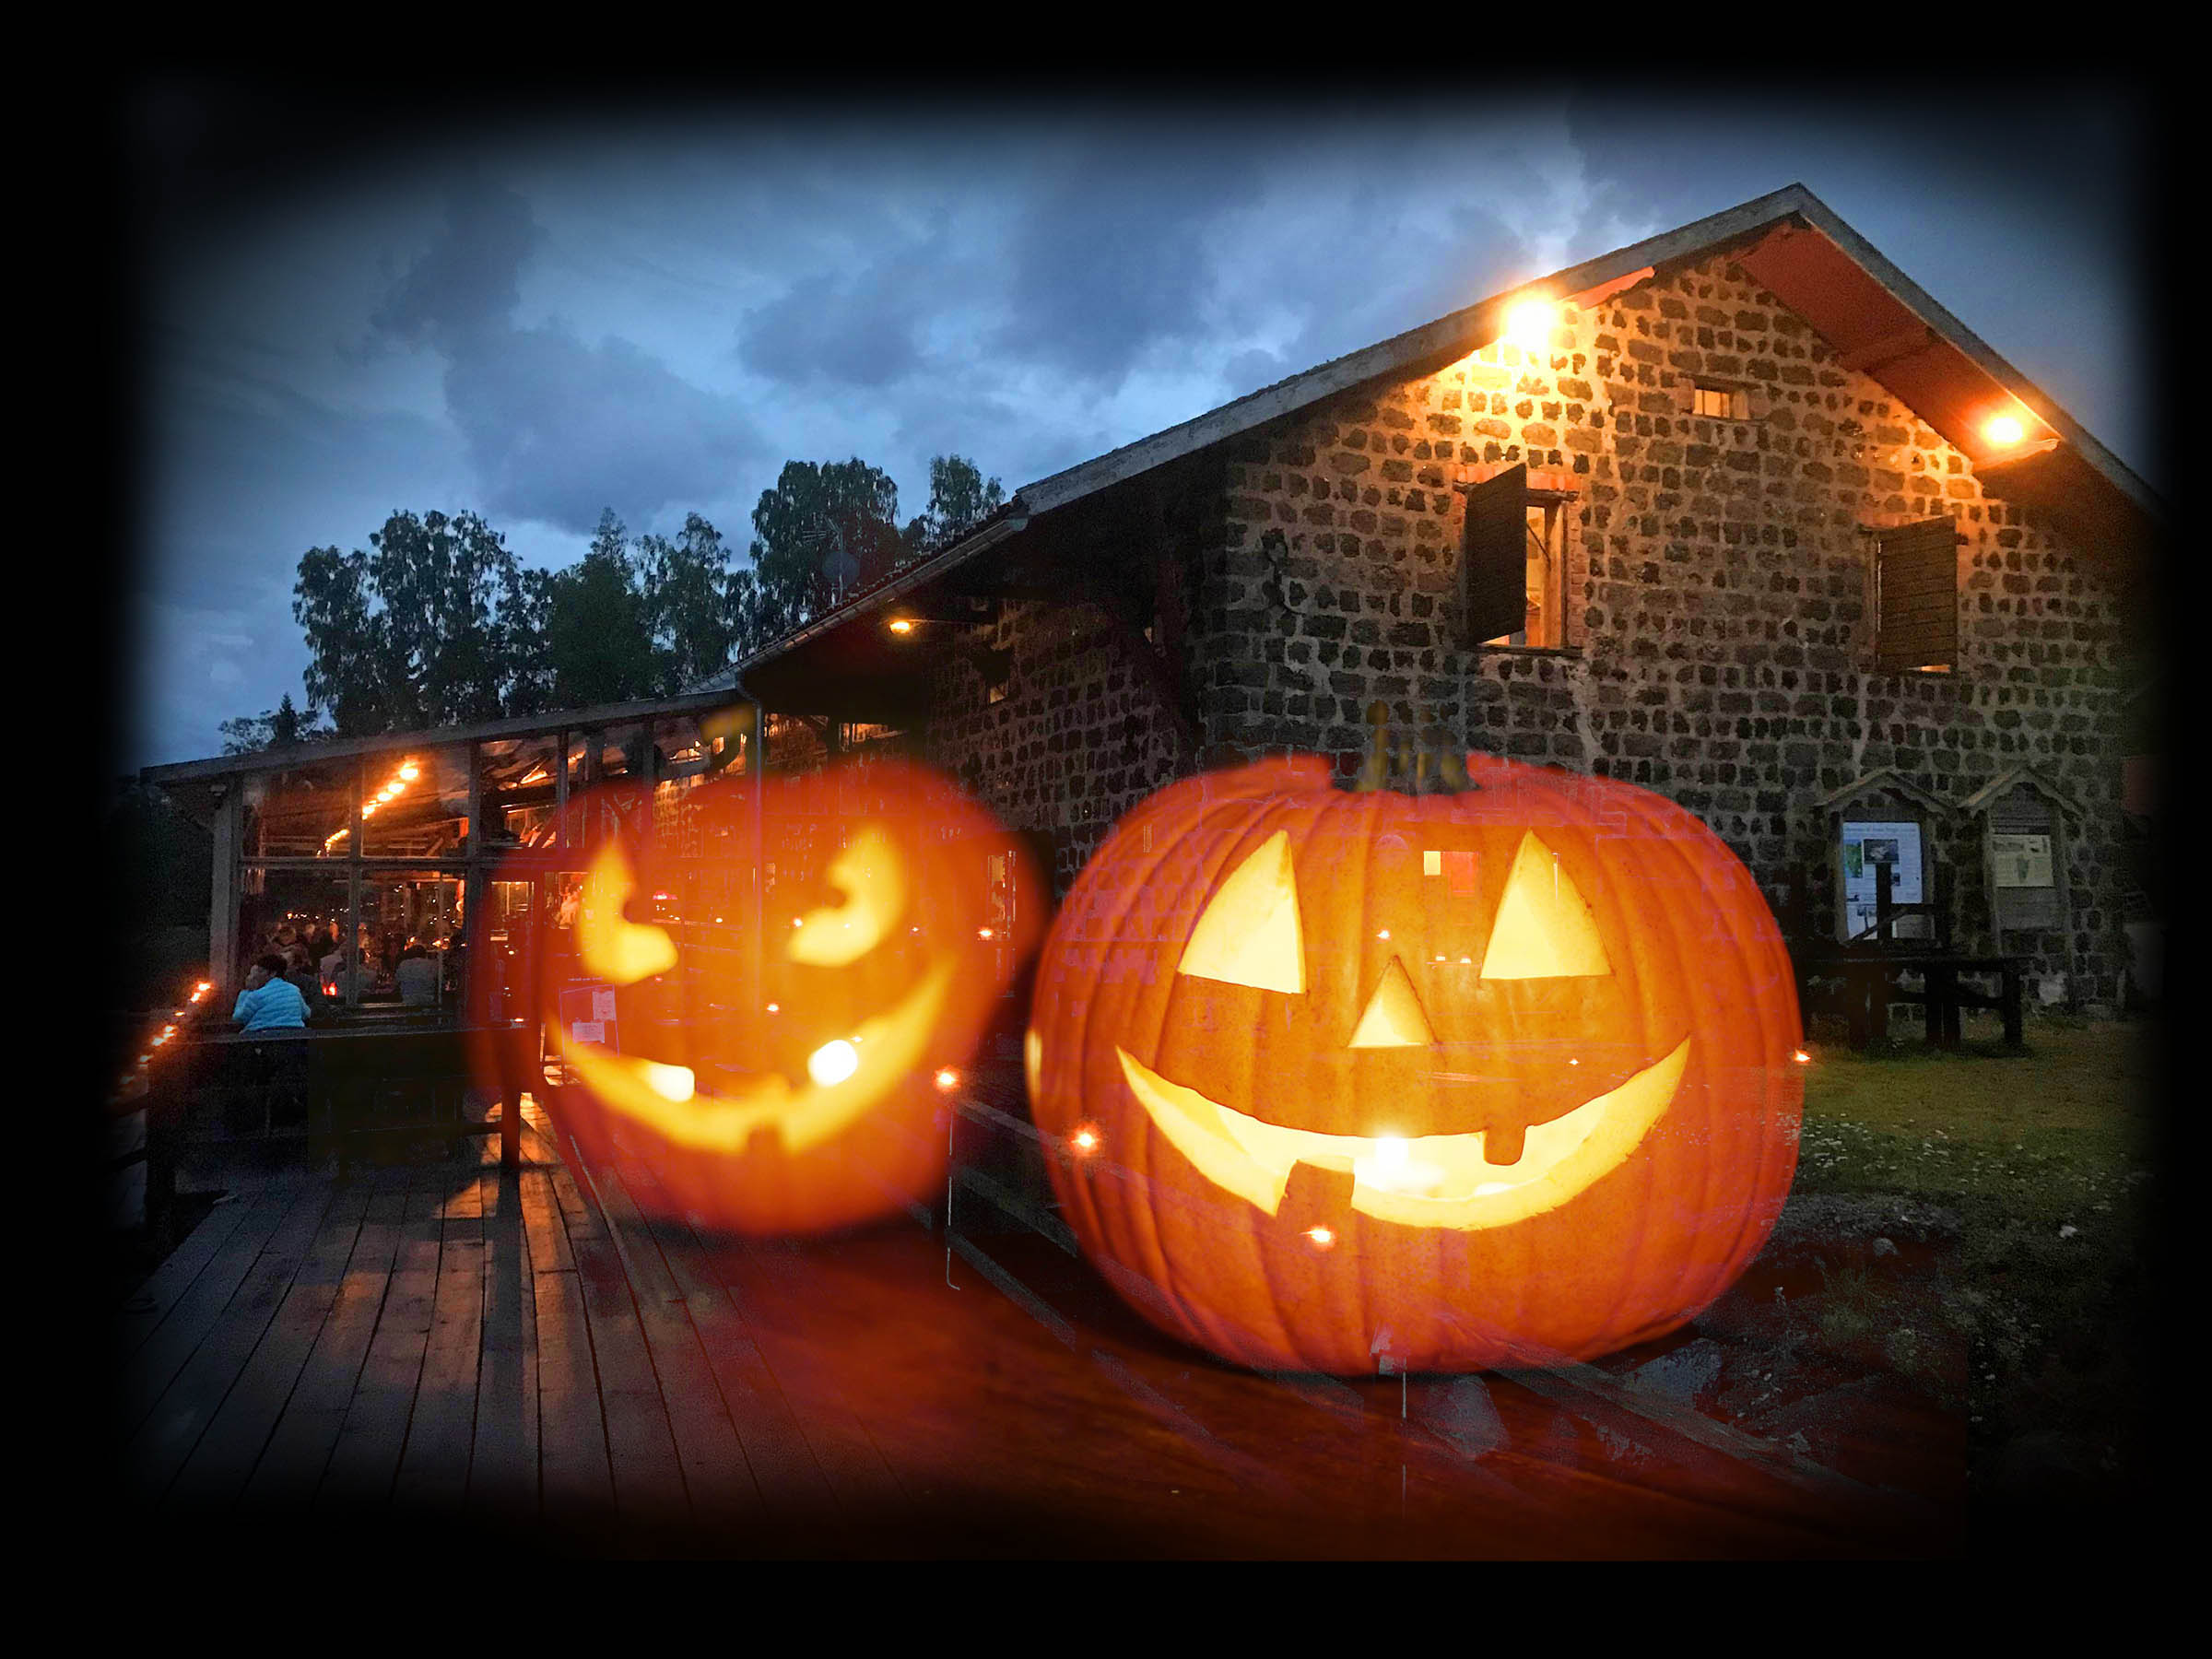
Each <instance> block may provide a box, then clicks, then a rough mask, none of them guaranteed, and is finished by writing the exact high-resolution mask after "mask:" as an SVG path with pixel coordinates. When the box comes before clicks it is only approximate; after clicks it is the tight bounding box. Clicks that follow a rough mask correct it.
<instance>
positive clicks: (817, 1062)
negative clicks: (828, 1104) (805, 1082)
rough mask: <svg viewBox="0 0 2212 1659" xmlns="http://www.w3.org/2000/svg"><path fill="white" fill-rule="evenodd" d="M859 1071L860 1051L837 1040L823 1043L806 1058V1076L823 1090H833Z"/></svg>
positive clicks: (845, 1042) (840, 1039) (849, 1044)
mask: <svg viewBox="0 0 2212 1659" xmlns="http://www.w3.org/2000/svg"><path fill="white" fill-rule="evenodd" d="M859 1069H860V1051H859V1050H858V1049H856V1048H854V1047H853V1045H852V1044H851V1043H849V1042H847V1041H844V1040H843V1039H842V1038H839V1039H837V1040H835V1041H830V1042H825V1043H823V1044H822V1046H821V1047H820V1048H818V1049H816V1050H815V1051H814V1053H811V1054H809V1055H807V1056H806V1075H807V1076H808V1077H812V1078H813V1079H814V1080H815V1081H816V1082H817V1083H818V1084H820V1085H821V1086H822V1087H823V1088H835V1087H836V1086H837V1085H838V1084H840V1083H842V1082H843V1081H844V1080H845V1079H846V1078H847V1077H851V1076H852V1075H853V1073H854V1072H856V1071H858V1070H859Z"/></svg>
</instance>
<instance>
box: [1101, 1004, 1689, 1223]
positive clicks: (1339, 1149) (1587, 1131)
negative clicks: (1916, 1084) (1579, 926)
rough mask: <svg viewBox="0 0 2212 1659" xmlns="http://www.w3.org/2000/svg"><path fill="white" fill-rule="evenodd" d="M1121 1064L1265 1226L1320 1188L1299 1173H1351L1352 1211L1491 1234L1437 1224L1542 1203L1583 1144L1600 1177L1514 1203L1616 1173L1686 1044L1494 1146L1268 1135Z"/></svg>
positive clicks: (1132, 1063) (1182, 1141)
mask: <svg viewBox="0 0 2212 1659" xmlns="http://www.w3.org/2000/svg"><path fill="white" fill-rule="evenodd" d="M1114 1053H1115V1054H1116V1055H1117V1056H1118V1057H1119V1059H1120V1061H1121V1066H1122V1075H1123V1077H1124V1079H1126V1081H1127V1082H1128V1085H1129V1088H1130V1090H1131V1092H1132V1093H1134V1094H1135V1096H1136V1098H1137V1100H1138V1103H1139V1104H1140V1105H1142V1106H1143V1108H1144V1110H1145V1112H1146V1113H1147V1115H1148V1116H1149V1117H1150V1118H1151V1120H1152V1122H1153V1123H1154V1124H1156V1125H1157V1126H1158V1127H1159V1129H1160V1131H1161V1132H1162V1133H1163V1134H1165V1135H1167V1137H1168V1138H1169V1140H1170V1141H1171V1142H1172V1143H1173V1144H1174V1146H1175V1147H1176V1149H1177V1150H1178V1151H1180V1152H1181V1153H1182V1155H1183V1156H1184V1157H1185V1158H1187V1159H1190V1160H1191V1161H1192V1162H1193V1163H1194V1164H1195V1165H1197V1166H1198V1168H1199V1169H1200V1171H1202V1172H1204V1173H1205V1174H1206V1177H1207V1178H1208V1179H1209V1180H1211V1181H1212V1182H1214V1183H1215V1184H1216V1185H1218V1186H1224V1187H1227V1188H1229V1189H1230V1190H1231V1191H1235V1192H1243V1193H1245V1194H1246V1195H1247V1196H1248V1197H1250V1198H1251V1199H1252V1201H1253V1203H1255V1204H1258V1205H1259V1206H1260V1207H1261V1208H1263V1209H1265V1210H1266V1211H1267V1213H1268V1214H1270V1215H1277V1216H1279V1215H1280V1214H1282V1206H1283V1203H1284V1199H1285V1194H1286V1193H1287V1192H1288V1189H1289V1187H1290V1185H1291V1184H1292V1182H1294V1181H1299V1182H1303V1183H1306V1184H1310V1183H1311V1182H1312V1179H1313V1177H1312V1176H1311V1175H1309V1176H1304V1177H1300V1176H1299V1174H1298V1171H1300V1170H1301V1169H1306V1170H1315V1171H1329V1172H1331V1175H1332V1177H1333V1178H1334V1177H1335V1176H1337V1175H1341V1174H1343V1173H1345V1172H1347V1171H1348V1172H1349V1173H1350V1176H1351V1179H1352V1200H1351V1202H1352V1205H1353V1207H1355V1208H1357V1209H1359V1210H1361V1211H1363V1212H1366V1213H1370V1214H1375V1213H1380V1211H1382V1210H1394V1209H1396V1208H1398V1207H1400V1206H1405V1205H1407V1204H1410V1205H1412V1206H1415V1207H1416V1208H1417V1209H1418V1208H1419V1207H1420V1206H1435V1207H1437V1208H1438V1209H1439V1211H1440V1213H1439V1214H1438V1215H1436V1216H1434V1217H1433V1218H1430V1217H1426V1216H1425V1217H1424V1218H1423V1220H1422V1224H1424V1225H1447V1226H1452V1225H1456V1226H1470V1225H1488V1224H1489V1223H1488V1221H1487V1220H1483V1219H1474V1218H1468V1219H1456V1218H1450V1217H1447V1216H1446V1215H1444V1214H1442V1213H1441V1212H1442V1211H1448V1210H1450V1209H1451V1208H1452V1206H1463V1205H1465V1204H1467V1203H1469V1202H1470V1201H1472V1200H1475V1199H1488V1198H1497V1197H1499V1196H1500V1195H1501V1194H1508V1193H1513V1192H1516V1191H1518V1190H1520V1189H1524V1188H1526V1189H1530V1193H1534V1194H1545V1193H1546V1186H1547V1177H1552V1176H1553V1174H1554V1171H1560V1170H1561V1166H1563V1165H1565V1166H1569V1167H1570V1168H1571V1167H1572V1166H1571V1160H1573V1159H1576V1158H1577V1156H1578V1155H1579V1154H1583V1152H1584V1148H1585V1145H1586V1143H1590V1142H1593V1141H1594V1140H1598V1139H1599V1138H1600V1137H1601V1136H1603V1137H1605V1141H1606V1144H1605V1145H1603V1146H1601V1147H1597V1148H1594V1155H1595V1156H1596V1158H1597V1159H1598V1165H1602V1168H1601V1167H1597V1166H1594V1167H1593V1168H1592V1170H1591V1171H1590V1173H1589V1174H1588V1175H1584V1176H1583V1177H1581V1178H1580V1179H1579V1180H1574V1181H1572V1182H1571V1184H1570V1186H1569V1187H1567V1188H1566V1189H1563V1190H1561V1191H1559V1192H1557V1193H1553V1194H1547V1195H1545V1196H1543V1197H1542V1198H1541V1199H1536V1198H1531V1196H1530V1193H1524V1194H1522V1199H1520V1200H1514V1201H1512V1202H1515V1203H1519V1202H1522V1201H1524V1200H1525V1201H1528V1202H1533V1203H1535V1207H1537V1208H1549V1207H1551V1206H1552V1205H1554V1204H1557V1203H1559V1202H1560V1201H1561V1200H1562V1199H1563V1198H1565V1197H1567V1196H1571V1193H1572V1192H1573V1191H1579V1190H1580V1188H1581V1186H1583V1185H1584V1184H1587V1182H1588V1181H1589V1180H1591V1179H1594V1177H1595V1175H1596V1174H1598V1173H1602V1172H1603V1169H1609V1168H1610V1167H1612V1165H1613V1164H1614V1163H1617V1162H1618V1161H1619V1159H1621V1158H1622V1157H1625V1156H1626V1155H1627V1151H1628V1148H1629V1147H1631V1146H1633V1145H1634V1144H1635V1143H1636V1141H1638V1140H1640V1139H1641V1137H1642V1135H1643V1133H1644V1131H1645V1130H1646V1129H1647V1128H1649V1127H1650V1125H1651V1123H1652V1121H1653V1119H1654V1118H1656V1117H1657V1116H1658V1115H1659V1114H1660V1113H1661V1112H1665V1109H1666V1107H1667V1104H1668V1103H1669V1102H1670V1101H1671V1100H1673V1099H1674V1094H1675V1089H1676V1087H1677V1084H1678V1083H1679V1082H1680V1080H1681V1076H1682V1068H1683V1066H1684V1065H1685V1064H1686V1063H1687V1060H1688V1053H1689V1039H1688V1038H1687V1037H1686V1038H1684V1039H1683V1040H1682V1041H1681V1043H1680V1044H1679V1045H1678V1046H1677V1048H1676V1049H1675V1051H1674V1052H1673V1053H1671V1054H1669V1055H1667V1056H1666V1057H1665V1059H1663V1060H1658V1061H1654V1062H1653V1064H1652V1065H1649V1066H1646V1067H1645V1068H1644V1069H1643V1070H1642V1071H1641V1072H1639V1073H1638V1074H1637V1075H1636V1076H1635V1077H1631V1078H1630V1079H1629V1081H1628V1082H1626V1083H1624V1084H1622V1085H1621V1086H1620V1087H1619V1088H1615V1089H1612V1090H1609V1091H1607V1092H1606V1093H1605V1094H1602V1095H1599V1096H1597V1097H1596V1098H1595V1099H1594V1100H1586V1101H1584V1102H1583V1104H1582V1105H1580V1106H1578V1107H1576V1108H1575V1109H1574V1110H1573V1111H1572V1112H1569V1113H1568V1114H1567V1115H1566V1116H1565V1117H1562V1118H1557V1119H1554V1120H1553V1121H1552V1122H1550V1123H1548V1124H1535V1125H1534V1126H1533V1127H1529V1128H1523V1127H1521V1126H1520V1125H1517V1124H1516V1125H1512V1126H1510V1127H1507V1128H1500V1129H1493V1130H1490V1131H1488V1133H1487V1134H1486V1133H1484V1132H1480V1131H1477V1132H1474V1133H1470V1134H1465V1135H1416V1136H1411V1137H1401V1136H1395V1135H1375V1136H1366V1135H1324V1134H1322V1133H1320V1132H1318V1131H1315V1130H1309V1129H1286V1128H1283V1127H1281V1126H1280V1125H1278V1124H1264V1123H1262V1122H1260V1120H1259V1119H1257V1118H1254V1117H1251V1116H1248V1115H1246V1114H1245V1113H1243V1112H1238V1111H1235V1110H1234V1109H1233V1108H1230V1107H1228V1106H1224V1105H1222V1104H1221V1103H1220V1102H1219V1101H1218V1100H1209V1099H1208V1098H1207V1097H1206V1096H1205V1095H1203V1094H1201V1093H1199V1092H1198V1090H1196V1089H1194V1088H1189V1087H1188V1086H1186V1085H1184V1084H1181V1083H1175V1082H1171V1081H1170V1080H1169V1079H1168V1078H1166V1077H1161V1076H1160V1075H1159V1073H1158V1072H1155V1071H1153V1070H1152V1069H1151V1068H1150V1067H1149V1066H1147V1065H1145V1064H1144V1063H1143V1062H1142V1061H1140V1060H1138V1059H1137V1058H1136V1057H1135V1055H1133V1054H1131V1053H1129V1051H1128V1050H1126V1049H1124V1048H1120V1047H1118V1046H1117V1047H1116V1049H1115V1051H1114ZM1509 1137H1510V1138H1509ZM1509 1152H1510V1153H1511V1156H1510V1157H1508V1156H1507V1154H1508V1153H1509ZM1583 1161H1585V1162H1587V1161H1589V1159H1583ZM1564 1178H1565V1177H1564V1175H1562V1176H1561V1179H1564ZM1548 1184H1549V1185H1557V1184H1558V1182H1557V1181H1553V1182H1549V1183H1548ZM1270 1200H1272V1201H1271V1202H1270ZM1378 1206H1379V1207H1378ZM1486 1207H1490V1206H1486ZM1500 1213H1502V1212H1500Z"/></svg>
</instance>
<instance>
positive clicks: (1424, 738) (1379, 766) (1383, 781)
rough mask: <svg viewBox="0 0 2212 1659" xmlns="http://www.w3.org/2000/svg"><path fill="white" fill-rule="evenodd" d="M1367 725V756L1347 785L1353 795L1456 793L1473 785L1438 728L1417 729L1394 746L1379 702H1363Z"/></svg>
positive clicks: (1387, 712)
mask: <svg viewBox="0 0 2212 1659" xmlns="http://www.w3.org/2000/svg"><path fill="white" fill-rule="evenodd" d="M1367 724H1369V725H1370V726H1371V727H1372V728H1373V731H1372V733H1371V735H1370V737H1369V739H1368V749H1367V757H1366V759H1363V760H1362V761H1361V762H1360V764H1359V775H1358V776H1357V777H1355V778H1354V779H1353V780H1352V781H1351V782H1350V783H1349V784H1348V785H1347V787H1348V788H1349V789H1351V790H1352V792H1353V793H1354V794H1373V793H1374V792H1375V791H1377V790H1382V789H1388V790H1393V791H1395V792H1396V793H1398V794H1460V793H1461V792H1462V791H1465V790H1470V789H1474V788H1476V787H1477V784H1476V782H1475V781H1474V780H1473V779H1472V778H1470V777H1468V776H1467V768H1466V763H1465V761H1464V760H1462V759H1460V757H1459V755H1458V754H1457V753H1455V752H1454V751H1453V748H1452V746H1451V743H1450V741H1449V739H1448V737H1447V736H1446V735H1445V733H1444V732H1443V731H1442V730H1441V728H1438V727H1428V728H1418V729H1417V730H1416V731H1414V732H1410V733H1408V734H1407V735H1406V737H1405V739H1404V740H1403V741H1402V742H1399V743H1397V744H1395V745H1394V744H1393V743H1392V742H1391V739H1390V705H1389V704H1388V703H1384V702H1381V701H1377V702H1371V703H1370V704H1368V705H1367Z"/></svg>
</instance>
